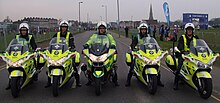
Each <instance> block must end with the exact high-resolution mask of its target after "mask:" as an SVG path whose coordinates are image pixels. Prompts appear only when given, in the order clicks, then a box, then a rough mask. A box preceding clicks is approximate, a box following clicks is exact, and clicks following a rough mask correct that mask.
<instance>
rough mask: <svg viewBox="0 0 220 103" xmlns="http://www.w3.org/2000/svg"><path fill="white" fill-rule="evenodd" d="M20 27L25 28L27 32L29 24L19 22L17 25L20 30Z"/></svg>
mask: <svg viewBox="0 0 220 103" xmlns="http://www.w3.org/2000/svg"><path fill="white" fill-rule="evenodd" d="M21 28H27V30H28V33H29V26H28V24H27V23H21V24H20V25H19V30H20V29H21Z"/></svg>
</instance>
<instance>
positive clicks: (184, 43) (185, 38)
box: [173, 23, 198, 90]
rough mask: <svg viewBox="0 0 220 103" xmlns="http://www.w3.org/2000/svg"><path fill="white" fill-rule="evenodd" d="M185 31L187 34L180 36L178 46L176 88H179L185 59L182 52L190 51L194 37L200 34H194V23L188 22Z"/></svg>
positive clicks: (196, 37)
mask: <svg viewBox="0 0 220 103" xmlns="http://www.w3.org/2000/svg"><path fill="white" fill-rule="evenodd" d="M184 32H185V34H183V35H182V36H181V37H180V38H179V41H178V46H177V48H178V49H179V51H180V53H177V58H178V68H177V71H176V74H175V80H174V87H173V89H174V90H177V89H178V81H179V73H180V69H181V67H182V65H183V61H184V60H183V58H182V56H181V54H183V53H187V52H188V51H189V47H190V42H191V41H192V40H194V39H198V36H196V35H194V32H195V26H194V25H193V24H192V23H187V24H186V25H185V28H184Z"/></svg>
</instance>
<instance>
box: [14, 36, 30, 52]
mask: <svg viewBox="0 0 220 103" xmlns="http://www.w3.org/2000/svg"><path fill="white" fill-rule="evenodd" d="M19 38H20V35H19V34H17V35H16V39H17V40H18V42H19V43H21V44H23V45H26V44H27V45H28V48H29V49H30V50H32V47H31V46H30V45H29V44H30V42H31V38H32V35H28V41H25V42H21V41H19ZM25 40H26V39H25Z"/></svg>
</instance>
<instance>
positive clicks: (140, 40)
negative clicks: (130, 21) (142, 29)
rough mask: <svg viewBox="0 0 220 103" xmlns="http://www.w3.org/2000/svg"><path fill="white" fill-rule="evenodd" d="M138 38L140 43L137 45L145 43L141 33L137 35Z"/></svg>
mask: <svg viewBox="0 0 220 103" xmlns="http://www.w3.org/2000/svg"><path fill="white" fill-rule="evenodd" d="M137 39H138V44H137V46H139V45H140V44H143V43H144V41H143V39H141V38H140V35H139V34H138V35H137Z"/></svg>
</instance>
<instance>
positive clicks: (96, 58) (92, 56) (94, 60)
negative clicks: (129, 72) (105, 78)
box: [89, 54, 108, 62]
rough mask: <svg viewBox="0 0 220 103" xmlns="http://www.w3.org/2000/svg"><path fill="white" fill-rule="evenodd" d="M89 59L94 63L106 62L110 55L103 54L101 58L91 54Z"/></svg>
mask: <svg viewBox="0 0 220 103" xmlns="http://www.w3.org/2000/svg"><path fill="white" fill-rule="evenodd" d="M89 57H90V59H91V60H92V61H93V62H104V61H105V60H106V59H107V58H108V54H103V55H101V56H95V55H93V54H89Z"/></svg>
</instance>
